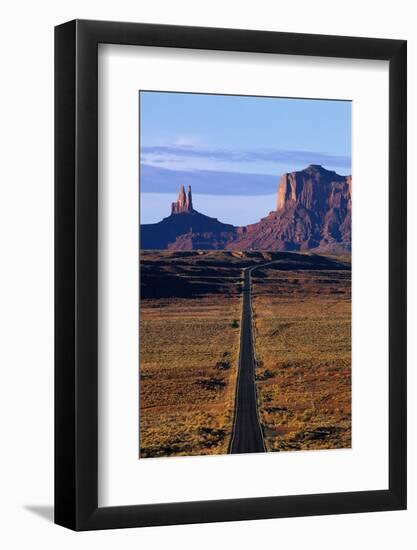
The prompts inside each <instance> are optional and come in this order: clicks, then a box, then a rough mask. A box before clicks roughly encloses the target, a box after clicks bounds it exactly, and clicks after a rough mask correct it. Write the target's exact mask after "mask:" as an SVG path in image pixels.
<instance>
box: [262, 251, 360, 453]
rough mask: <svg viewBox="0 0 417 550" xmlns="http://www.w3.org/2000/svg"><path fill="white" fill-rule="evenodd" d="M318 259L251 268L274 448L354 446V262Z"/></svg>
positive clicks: (266, 421) (269, 440)
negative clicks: (352, 444) (352, 403)
mask: <svg viewBox="0 0 417 550" xmlns="http://www.w3.org/2000/svg"><path fill="white" fill-rule="evenodd" d="M297 256H298V258H301V259H300V260H299V259H297ZM312 258H314V259H315V260H316V259H318V257H314V256H313V257H310V256H308V255H294V261H291V262H288V261H287V260H285V261H284V260H283V262H278V263H274V264H272V265H270V266H267V267H263V268H259V269H257V270H254V272H253V279H252V283H253V304H252V307H253V312H254V328H255V340H256V355H257V357H256V359H257V373H256V379H257V383H256V385H257V394H258V410H259V415H260V419H261V423H262V425H263V430H264V435H265V442H266V446H267V449H268V450H269V451H287V450H302V449H303V450H304V449H333V448H348V447H350V446H351V272H350V259H349V257H347V256H346V257H337V258H331V257H328V258H325V257H320V258H322V259H323V265H320V261H319V262H318V263H317V262H316V261H314V262H312V260H311V259H312Z"/></svg>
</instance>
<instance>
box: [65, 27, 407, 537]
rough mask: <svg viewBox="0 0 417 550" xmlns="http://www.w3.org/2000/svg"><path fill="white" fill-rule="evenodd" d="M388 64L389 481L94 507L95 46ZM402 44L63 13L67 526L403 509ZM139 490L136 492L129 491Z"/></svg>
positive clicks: (85, 527) (88, 527)
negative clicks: (371, 487) (324, 490)
mask: <svg viewBox="0 0 417 550" xmlns="http://www.w3.org/2000/svg"><path fill="white" fill-rule="evenodd" d="M106 43H107V44H108V43H111V44H123V45H146V46H159V47H167V48H173V47H175V48H193V49H203V50H225V51H240V52H259V53H270V54H291V55H303V56H321V57H339V58H355V59H374V60H387V61H388V62H389V404H388V406H389V488H388V489H387V490H376V491H358V492H348V493H334V494H306V495H296V496H272V497H261V498H244V499H230V500H217V501H200V502H180V503H169V504H151V505H149V504H146V505H136V506H118V507H98V498H97V494H98V467H97V464H98V446H97V434H98V408H97V405H98V391H97V388H98V350H97V336H98V328H97V327H98V314H97V307H98V289H97V277H98V151H97V146H98V132H97V128H98V108H97V105H98V76H97V74H98V62H97V52H98V44H106ZM406 113H407V108H406V41H404V40H386V39H374V38H354V37H342V36H322V35H312V34H292V33H281V32H265V31H249V30H237V29H219V28H198V27H182V26H165V25H150V24H142V23H118V22H106V21H85V20H74V21H70V22H68V23H64V24H62V25H59V26H57V27H56V28H55V522H56V523H57V524H59V525H63V526H65V527H68V528H70V529H74V530H77V531H78V530H91V529H108V528H123V527H140V526H153V525H171V524H184V523H203V522H215V521H236V520H249V519H261V518H281V517H289V516H309V515H323V514H341V513H352V512H371V511H386V510H402V509H405V508H406ZM139 498H140V497H139Z"/></svg>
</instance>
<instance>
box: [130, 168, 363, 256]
mask: <svg viewBox="0 0 417 550" xmlns="http://www.w3.org/2000/svg"><path fill="white" fill-rule="evenodd" d="M351 193H352V178H351V176H340V175H339V174H336V172H333V171H330V170H326V169H325V168H323V167H322V166H319V165H314V164H313V165H310V166H308V167H307V168H305V169H304V170H301V171H299V172H290V173H288V174H284V175H283V176H282V177H281V181H280V183H279V186H278V196H277V203H276V210H275V211H273V212H270V214H269V215H268V216H266V217H265V218H262V219H261V220H260V221H259V222H257V223H254V224H251V225H248V226H245V227H238V228H237V227H234V226H233V225H229V224H224V223H221V222H219V221H218V220H217V219H215V218H210V217H208V216H205V215H204V214H200V213H199V212H197V211H196V210H194V209H193V203H192V195H191V187H188V191H187V193H186V192H185V190H184V186H181V190H180V193H179V196H178V200H177V202H174V203H172V207H171V216H169V217H168V218H165V219H164V220H162V221H161V222H159V223H156V224H149V225H142V226H141V247H142V248H154V249H158V248H170V249H176V250H195V249H231V250H264V251H267V250H271V251H273V250H311V249H316V250H321V251H328V252H335V253H337V252H346V251H349V250H350V246H351V210H352V199H351Z"/></svg>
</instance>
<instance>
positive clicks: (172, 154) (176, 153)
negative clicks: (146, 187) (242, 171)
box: [141, 144, 351, 168]
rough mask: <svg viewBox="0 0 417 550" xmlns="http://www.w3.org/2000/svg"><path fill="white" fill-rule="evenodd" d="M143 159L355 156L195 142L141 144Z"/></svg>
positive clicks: (295, 160)
mask: <svg viewBox="0 0 417 550" xmlns="http://www.w3.org/2000/svg"><path fill="white" fill-rule="evenodd" d="M141 153H142V162H147V161H151V162H155V163H158V162H163V160H164V159H165V158H167V157H168V158H169V159H170V160H171V161H173V160H174V159H178V160H185V159H209V160H212V161H217V162H232V163H235V162H236V163H238V162H240V163H243V162H247V163H256V162H268V163H276V164H297V165H299V164H305V165H308V164H322V165H327V166H339V167H341V168H350V164H351V158H350V157H349V156H344V155H332V154H329V153H323V152H317V151H286V150H282V149H258V150H252V151H240V150H233V149H208V148H204V147H198V146H194V145H185V144H181V145H172V146H164V145H154V146H143V147H141Z"/></svg>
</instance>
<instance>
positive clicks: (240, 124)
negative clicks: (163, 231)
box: [140, 92, 351, 225]
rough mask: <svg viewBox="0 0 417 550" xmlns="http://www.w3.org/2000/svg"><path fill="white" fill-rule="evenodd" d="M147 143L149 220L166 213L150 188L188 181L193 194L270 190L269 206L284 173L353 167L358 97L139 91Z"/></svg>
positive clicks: (159, 190) (169, 188)
mask: <svg viewBox="0 0 417 550" xmlns="http://www.w3.org/2000/svg"><path fill="white" fill-rule="evenodd" d="M140 145H141V150H140V162H141V213H142V223H149V222H150V221H157V219H156V217H157V216H160V210H161V209H160V208H157V209H155V204H156V197H152V200H149V201H148V200H147V199H151V197H147V195H148V194H149V195H150V194H158V195H159V194H161V195H163V194H169V195H175V193H176V192H177V189H178V188H179V185H180V184H181V183H184V184H185V185H191V186H192V188H193V195H194V196H195V195H205V196H208V195H219V194H221V195H228V196H240V197H241V198H242V199H243V197H245V196H247V197H250V196H252V197H253V196H259V197H260V196H265V197H268V199H267V198H265V205H266V204H267V201H270V198H269V195H272V194H275V193H276V190H277V185H278V182H279V179H280V177H281V175H282V174H283V173H284V172H291V171H294V170H300V169H302V168H304V167H306V166H307V165H309V164H322V165H323V166H324V167H325V168H328V169H331V170H335V171H336V172H338V173H339V174H350V173H351V102H349V101H329V100H308V99H288V98H265V97H262V98H260V97H245V96H225V95H207V94H186V93H169V92H140ZM219 190H220V191H219ZM196 198H197V197H196ZM160 200H162V201H163V200H164V198H163V196H162V197H161V198H160ZM194 202H195V203H196V200H195V201H194ZM211 202H212V201H211ZM240 202H241V201H240ZM249 202H250V201H249ZM258 202H259V201H258ZM243 203H244V201H243ZM268 204H269V202H268ZM152 205H153V206H152ZM168 207H169V204H168ZM195 207H196V208H197V205H196V204H195ZM248 208H250V204H248ZM260 208H262V207H261V206H260ZM197 209H198V208H197ZM199 209H200V211H202V212H203V213H205V212H204V206H203V204H201V205H200V208H199ZM219 209H220V207H219ZM272 209H273V203H272V204H271V206H270V208H269V210H272ZM244 210H245V209H243V211H244ZM269 210H268V211H269ZM268 211H265V212H264V214H267V213H268ZM168 214H169V212H167V215H168ZM216 217H219V219H221V217H220V216H216ZM247 218H248V216H246V217H245V215H244V212H242V216H241V219H242V220H245V221H242V223H241V224H240V225H242V224H243V223H249V222H247V221H246V219H247ZM159 219H160V218H159ZM223 221H227V222H230V217H229V218H228V219H223ZM253 221H257V220H253ZM231 223H236V220H235V221H231Z"/></svg>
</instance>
